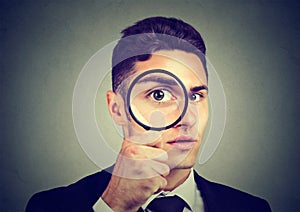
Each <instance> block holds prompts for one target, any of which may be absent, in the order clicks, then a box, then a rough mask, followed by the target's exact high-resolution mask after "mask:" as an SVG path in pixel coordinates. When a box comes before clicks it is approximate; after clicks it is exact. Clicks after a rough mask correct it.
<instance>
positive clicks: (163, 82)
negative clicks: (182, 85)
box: [138, 76, 178, 85]
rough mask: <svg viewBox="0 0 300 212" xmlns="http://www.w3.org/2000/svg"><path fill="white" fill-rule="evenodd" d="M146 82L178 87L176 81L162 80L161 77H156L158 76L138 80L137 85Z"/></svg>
mask: <svg viewBox="0 0 300 212" xmlns="http://www.w3.org/2000/svg"><path fill="white" fill-rule="evenodd" d="M147 82H157V83H162V84H166V85H178V83H177V81H176V80H172V79H167V78H162V77H158V76H150V77H146V78H144V79H141V80H139V81H138V84H140V83H147Z"/></svg>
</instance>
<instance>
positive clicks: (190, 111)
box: [175, 104, 199, 128]
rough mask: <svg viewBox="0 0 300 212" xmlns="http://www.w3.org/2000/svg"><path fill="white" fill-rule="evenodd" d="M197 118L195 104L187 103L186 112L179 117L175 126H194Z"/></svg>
mask: <svg viewBox="0 0 300 212" xmlns="http://www.w3.org/2000/svg"><path fill="white" fill-rule="evenodd" d="M198 119H199V114H198V110H197V106H196V105H194V104H189V105H188V108H187V110H186V113H185V114H184V115H183V117H181V120H180V122H179V123H178V124H177V125H175V128H179V127H180V128H190V127H192V126H194V125H195V124H196V122H197V120H198Z"/></svg>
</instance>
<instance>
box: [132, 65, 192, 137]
mask: <svg viewBox="0 0 300 212" xmlns="http://www.w3.org/2000/svg"><path fill="white" fill-rule="evenodd" d="M152 73H163V74H167V75H169V76H171V77H173V78H174V79H175V80H176V81H177V82H178V83H179V85H180V86H181V87H182V89H183V93H184V99H185V101H184V107H183V110H182V113H181V114H180V116H179V117H178V118H177V119H176V120H175V121H174V122H173V123H172V124H169V125H167V126H165V127H151V126H148V125H146V124H144V123H142V122H141V121H139V120H138V119H137V118H136V117H135V115H134V114H133V112H132V109H131V106H130V96H131V95H130V94H131V91H132V89H133V87H134V86H135V84H136V83H137V82H138V80H139V79H141V78H142V77H144V76H145V75H147V74H152ZM188 100H189V99H188V93H187V90H186V89H185V86H184V84H183V82H182V81H181V80H180V79H179V78H178V77H177V76H176V75H175V74H173V73H171V72H169V71H167V70H164V69H152V70H148V71H145V72H143V73H141V74H140V75H138V76H137V77H136V78H135V79H134V80H133V81H132V83H131V84H130V86H129V88H128V92H127V96H126V105H127V107H128V112H129V114H130V116H131V117H132V119H133V120H134V121H135V122H136V123H138V124H139V125H140V126H141V127H143V128H144V129H145V130H153V131H162V130H166V129H169V128H171V127H173V126H175V125H176V124H177V123H179V122H180V121H181V120H182V118H183V117H184V115H185V113H186V111H187V107H188V102H189V101H188Z"/></svg>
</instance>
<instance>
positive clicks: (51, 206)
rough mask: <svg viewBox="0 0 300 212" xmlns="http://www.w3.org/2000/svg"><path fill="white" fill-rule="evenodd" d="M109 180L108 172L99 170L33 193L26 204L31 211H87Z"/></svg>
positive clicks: (28, 211) (28, 210)
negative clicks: (58, 185)
mask: <svg viewBox="0 0 300 212" xmlns="http://www.w3.org/2000/svg"><path fill="white" fill-rule="evenodd" d="M109 180H110V174H109V173H108V172H106V171H101V172H98V173H95V174H92V175H89V176H87V177H84V178H82V179H80V180H79V181H77V182H75V183H73V184H71V185H68V186H63V187H58V188H53V189H50V190H46V191H41V192H39V193H36V194H34V195H33V196H32V197H31V198H30V200H29V201H28V204H27V206H26V211H27V212H32V211H68V210H69V211H74V210H75V211H87V210H90V209H91V208H92V206H93V205H94V203H95V202H96V201H97V200H98V199H99V198H100V197H101V195H102V193H103V191H104V190H105V188H106V186H107V184H108V182H109Z"/></svg>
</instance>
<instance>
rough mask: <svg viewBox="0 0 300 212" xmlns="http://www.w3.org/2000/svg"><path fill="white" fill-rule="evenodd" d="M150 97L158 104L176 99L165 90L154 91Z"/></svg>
mask: <svg viewBox="0 0 300 212" xmlns="http://www.w3.org/2000/svg"><path fill="white" fill-rule="evenodd" d="M148 96H149V97H150V98H152V100H154V101H156V102H167V101H170V100H173V99H174V98H173V96H172V94H171V93H170V92H169V91H167V90H165V89H157V90H154V91H152V92H151V93H150V94H149V95H148Z"/></svg>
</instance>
